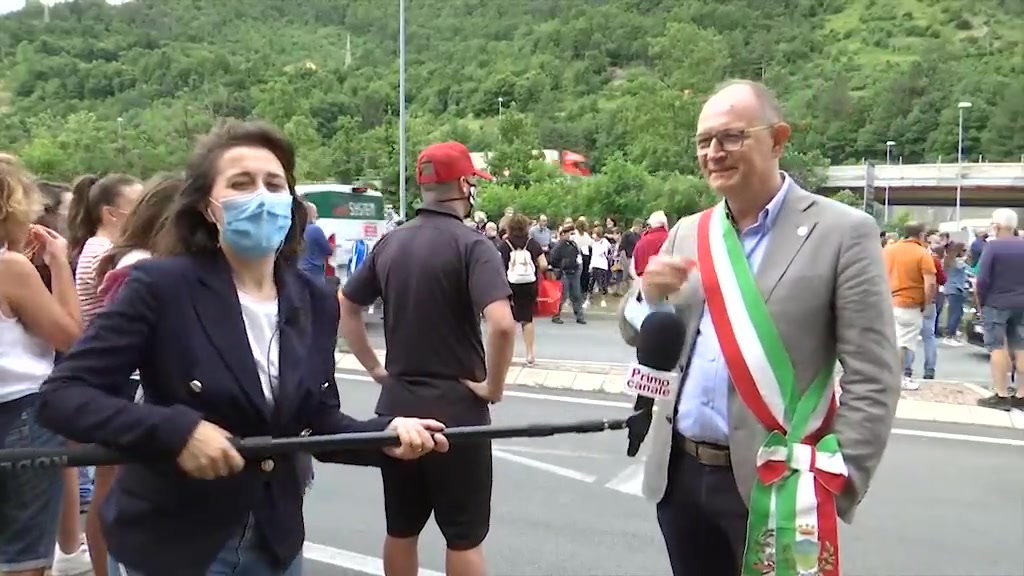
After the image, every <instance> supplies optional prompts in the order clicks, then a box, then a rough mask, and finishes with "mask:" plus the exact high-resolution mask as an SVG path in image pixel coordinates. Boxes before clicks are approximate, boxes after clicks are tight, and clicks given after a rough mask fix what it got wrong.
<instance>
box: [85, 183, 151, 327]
mask: <svg viewBox="0 0 1024 576" xmlns="http://www.w3.org/2000/svg"><path fill="white" fill-rule="evenodd" d="M141 194H142V184H141V183H140V182H139V181H138V180H137V179H136V178H134V177H132V176H128V175H125V174H110V175H107V176H104V177H103V178H100V179H98V180H96V182H95V183H94V184H93V185H92V186H91V187H90V188H89V193H88V194H81V195H76V196H75V198H74V199H73V200H72V201H71V207H70V209H69V214H68V229H69V230H70V231H71V252H72V254H73V255H75V259H76V260H77V261H78V265H77V266H76V267H75V290H76V291H77V292H78V304H79V306H81V308H82V321H83V322H85V323H86V325H88V323H89V321H90V320H92V319H93V317H95V316H96V313H97V312H99V311H100V309H101V308H103V299H102V298H101V297H100V296H99V294H98V293H97V292H98V290H99V282H97V280H96V264H98V263H99V261H100V258H102V257H103V255H104V254H106V253H107V250H110V247H111V246H112V245H113V240H115V239H116V238H117V237H118V234H119V231H120V229H121V223H122V222H124V219H125V217H126V216H127V215H128V212H130V211H131V209H132V207H133V206H135V203H136V202H137V201H138V199H139V196H140V195H141Z"/></svg>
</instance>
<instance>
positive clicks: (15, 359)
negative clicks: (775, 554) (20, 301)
mask: <svg viewBox="0 0 1024 576" xmlns="http://www.w3.org/2000/svg"><path fill="white" fill-rule="evenodd" d="M5 250H6V248H3V247H0V253H2V252H4V251H5ZM52 371H53V346H50V345H49V344H48V343H47V342H46V341H45V340H43V339H42V338H39V337H38V336H36V335H34V334H31V333H29V331H28V330H26V329H25V325H24V324H22V323H21V321H20V320H18V319H17V318H10V317H8V316H5V315H4V314H3V312H0V402H11V401H12V400H17V399H18V398H24V397H25V396H28V395H29V394H35V393H36V392H39V387H40V386H41V385H42V384H43V380H46V377H47V376H49V375H50V372H52Z"/></svg>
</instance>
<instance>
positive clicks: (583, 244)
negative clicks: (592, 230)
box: [570, 232, 594, 256]
mask: <svg viewBox="0 0 1024 576" xmlns="http://www.w3.org/2000/svg"><path fill="white" fill-rule="evenodd" d="M570 238H572V239H573V241H574V242H576V245H577V246H579V248H580V255H582V256H590V247H591V246H593V245H594V239H593V238H592V237H591V236H590V234H579V233H577V232H573V233H572V235H571V236H570Z"/></svg>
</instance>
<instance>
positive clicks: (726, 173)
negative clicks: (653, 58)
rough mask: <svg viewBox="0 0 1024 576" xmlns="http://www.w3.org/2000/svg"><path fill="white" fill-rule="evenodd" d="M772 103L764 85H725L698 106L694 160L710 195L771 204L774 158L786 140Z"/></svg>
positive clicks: (743, 82) (778, 112) (785, 129)
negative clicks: (699, 109) (750, 198)
mask: <svg viewBox="0 0 1024 576" xmlns="http://www.w3.org/2000/svg"><path fill="white" fill-rule="evenodd" d="M790 133H791V130H790V127H789V126H788V125H787V124H786V123H785V122H783V120H782V110H781V108H780V107H779V103H778V100H776V98H775V95H774V94H772V92H771V90H769V89H768V87H767V86H765V85H764V84H761V83H760V82H754V81H752V80H729V81H728V82H725V83H723V84H721V85H720V86H719V87H718V89H717V90H716V91H715V94H714V95H713V96H712V97H711V98H709V99H708V101H707V102H705V103H704V108H702V109H701V111H700V117H698V119H697V134H696V138H695V144H696V151H697V161H698V163H699V164H700V167H701V172H702V173H703V174H704V177H705V178H706V179H707V181H708V184H710V185H711V188H712V189H713V190H715V191H716V192H718V193H720V194H722V195H724V196H726V197H727V198H729V197H732V198H731V200H732V201H733V203H734V204H735V203H736V202H739V201H740V200H738V198H739V197H740V196H743V197H756V198H758V200H757V202H754V203H755V204H759V203H760V202H761V201H762V200H765V199H766V198H767V199H769V200H770V199H771V197H772V195H774V193H775V191H777V190H778V189H779V187H780V186H781V185H782V184H781V182H780V175H779V158H780V157H781V156H782V153H783V149H784V147H785V144H786V142H787V141H788V140H789V136H790ZM734 209H735V206H734Z"/></svg>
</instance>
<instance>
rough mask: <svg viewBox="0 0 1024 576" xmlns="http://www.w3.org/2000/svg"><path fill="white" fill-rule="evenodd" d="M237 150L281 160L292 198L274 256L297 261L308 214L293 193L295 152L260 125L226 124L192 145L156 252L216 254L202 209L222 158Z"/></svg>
mask: <svg viewBox="0 0 1024 576" xmlns="http://www.w3.org/2000/svg"><path fill="white" fill-rule="evenodd" d="M239 147H256V148H263V149H265V150H267V151H269V152H270V153H271V154H273V155H274V156H276V157H277V159H278V161H280V162H281V166H282V167H283V168H284V173H285V178H286V179H287V181H288V191H289V193H290V194H291V195H292V225H291V227H290V228H289V229H288V233H287V234H286V235H285V239H284V244H283V245H282V246H281V251H280V252H279V253H278V257H279V258H280V259H281V260H282V261H283V262H285V263H289V264H290V263H295V262H298V258H299V254H300V253H301V252H302V235H303V232H304V231H305V229H306V222H307V221H308V220H309V214H308V212H307V211H306V206H305V205H304V204H303V203H302V200H301V199H299V198H298V196H297V195H296V193H295V148H294V147H293V146H292V144H291V142H289V141H288V139H287V138H286V137H285V136H284V134H282V133H281V132H280V131H279V130H278V129H277V128H274V127H273V126H271V125H270V124H267V123H265V122H259V121H244V122H243V121H240V120H228V121H227V122H225V123H224V124H222V125H221V126H218V127H215V128H214V129H213V130H212V131H211V132H210V133H209V134H208V135H207V136H206V137H205V138H203V139H202V140H201V141H200V142H199V144H198V145H197V146H196V149H195V150H194V151H193V153H192V158H191V159H190V160H189V162H188V166H187V167H186V169H185V187H184V189H182V191H181V194H180V195H179V196H178V201H177V202H175V204H174V206H172V207H171V213H170V215H169V220H168V223H167V227H166V228H165V229H164V231H163V234H161V239H160V241H159V242H158V251H159V252H160V254H163V255H173V254H204V253H205V254H211V253H216V252H217V251H219V250H220V233H219V231H218V230H217V226H216V224H214V223H213V222H211V221H210V220H209V219H207V215H206V211H207V207H208V204H209V201H210V193H211V192H212V191H213V185H214V182H216V180H217V171H218V169H219V164H220V159H221V157H223V156H224V153H225V152H227V151H228V150H231V149H233V148H239Z"/></svg>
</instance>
